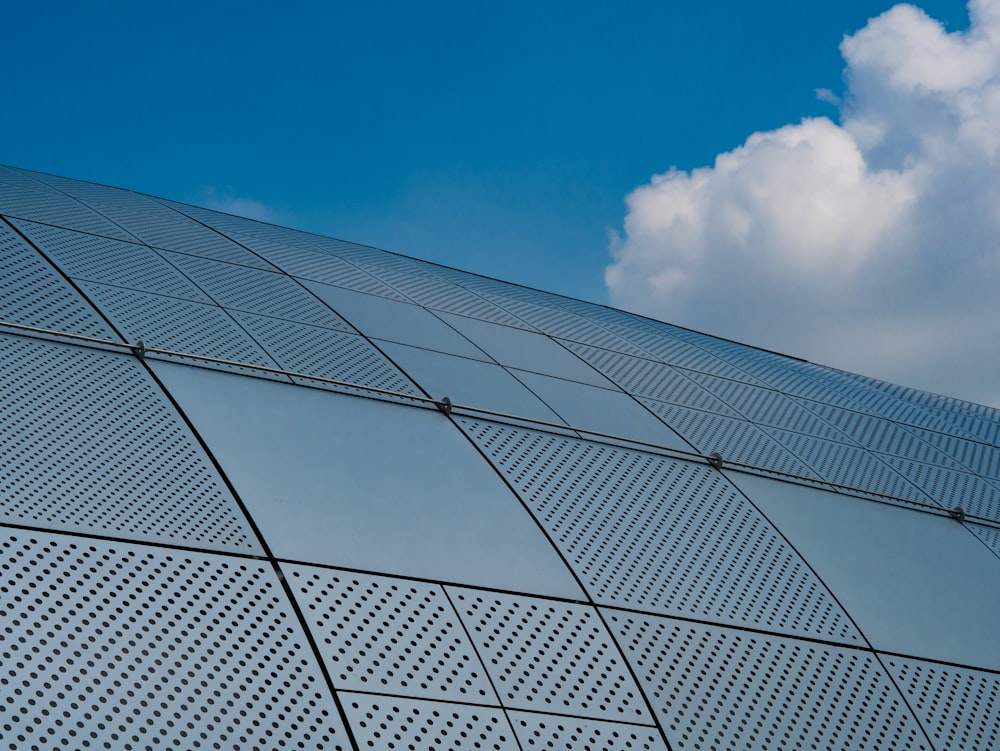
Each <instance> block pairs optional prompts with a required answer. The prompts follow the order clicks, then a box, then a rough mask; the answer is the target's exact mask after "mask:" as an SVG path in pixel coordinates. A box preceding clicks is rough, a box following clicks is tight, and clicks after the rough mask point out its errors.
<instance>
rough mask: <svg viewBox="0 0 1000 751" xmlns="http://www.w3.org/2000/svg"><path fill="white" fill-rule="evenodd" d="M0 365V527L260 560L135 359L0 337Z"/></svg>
mask: <svg viewBox="0 0 1000 751" xmlns="http://www.w3.org/2000/svg"><path fill="white" fill-rule="evenodd" d="M0 366H2V367H0V393H2V394H4V430H3V433H2V437H0V442H2V444H3V451H2V453H0V457H2V458H0V477H2V478H3V485H4V488H5V495H4V503H3V505H2V507H0V517H2V518H4V519H6V520H8V521H11V522H15V523H20V524H27V525H32V526H39V527H45V528H49V529H52V528H55V529H72V530H76V531H81V532H91V533H96V534H103V535H110V536H113V537H124V538H128V539H139V540H154V541H157V542H165V543H171V542H172V543H175V544H178V545H189V546H193V547H204V548H212V549H217V550H232V551H241V552H259V551H260V548H259V546H258V544H257V541H256V538H255V537H254V535H253V532H252V531H251V529H250V527H249V525H248V524H247V522H246V520H245V519H244V517H243V513H242V512H241V510H240V508H239V506H238V505H237V504H236V501H235V499H234V498H233V497H232V495H231V493H230V492H229V490H228V489H227V487H226V485H225V483H224V482H223V481H222V478H220V477H219V475H218V472H217V471H216V470H215V467H214V466H213V465H212V463H211V462H210V461H209V458H208V456H207V455H206V454H205V452H204V450H203V449H202V447H201V445H200V444H199V443H198V442H197V441H196V440H195V438H194V436H193V435H191V432H190V430H189V429H188V427H187V426H186V425H185V424H184V423H183V421H182V420H181V419H180V417H179V416H178V414H177V412H176V411H175V409H174V407H173V406H172V405H171V404H170V402H169V401H167V399H166V397H165V396H164V395H163V393H162V392H161V390H160V389H159V387H158V386H157V384H156V382H155V381H154V380H153V379H152V378H150V376H149V374H148V373H147V372H146V371H145V369H144V368H143V367H142V366H141V365H140V364H139V363H138V361H137V360H136V359H135V358H134V357H132V356H131V355H125V354H112V353H109V352H98V351H95V350H89V349H84V348H82V347H76V346H69V345H62V344H54V343H51V342H44V341H38V340H33V339H26V338H20V337H8V336H4V335H0ZM178 367H179V366H178Z"/></svg>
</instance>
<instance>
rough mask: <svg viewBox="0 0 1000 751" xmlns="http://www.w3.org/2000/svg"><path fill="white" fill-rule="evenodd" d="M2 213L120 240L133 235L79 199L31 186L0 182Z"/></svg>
mask: <svg viewBox="0 0 1000 751" xmlns="http://www.w3.org/2000/svg"><path fill="white" fill-rule="evenodd" d="M39 187H41V186H39ZM0 214H3V215H4V216H9V217H17V218H19V219H26V220H28V221H33V222H42V223H44V224H54V225H57V226H60V227H69V228H71V229H74V230H78V231H81V232H89V233H91V234H96V235H103V236H104V237H113V238H116V239H118V240H132V239H133V238H132V237H131V236H130V235H129V234H127V233H126V232H124V231H122V230H121V229H119V228H118V227H117V226H115V225H114V224H112V223H111V222H109V221H108V220H107V219H105V218H104V217H103V216H101V215H100V214H98V213H96V212H94V211H92V210H91V209H89V208H87V207H86V206H84V205H83V204H81V203H79V202H78V201H74V200H73V199H72V198H70V197H69V196H65V195H63V194H62V193H56V192H54V191H50V190H44V189H43V190H31V189H27V188H24V187H22V186H15V185H11V184H10V183H0Z"/></svg>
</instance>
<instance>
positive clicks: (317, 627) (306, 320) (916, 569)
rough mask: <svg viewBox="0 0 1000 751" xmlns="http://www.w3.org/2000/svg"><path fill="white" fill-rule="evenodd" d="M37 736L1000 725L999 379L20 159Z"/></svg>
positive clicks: (690, 745)
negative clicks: (950, 391) (161, 194)
mask: <svg viewBox="0 0 1000 751" xmlns="http://www.w3.org/2000/svg"><path fill="white" fill-rule="evenodd" d="M0 216H2V218H0V384H2V390H0V396H2V400H3V413H2V417H3V419H2V435H0V438H2V454H0V489H2V497H0V548H2V551H3V554H2V556H0V748H3V749H29V748H33V749H34V748H39V749H46V748H53V749H55V748H66V749H109V748H110V749H147V748H177V749H241V750H244V749H261V750H262V751H272V750H273V749H344V750H345V751H346V750H347V749H354V750H356V751H360V750H361V749H440V750H442V751H450V750H452V749H511V750H518V751H528V750H529V749H580V750H583V749H588V750H591V751H596V750H597V749H606V750H608V751H611V750H612V749H614V750H618V749H658V750H660V751H664V750H667V749H669V750H671V751H688V750H697V751H708V750H713V751H715V750H718V751H721V750H723V749H725V750H728V751H758V750H759V749H789V748H799V749H842V750H843V751H858V750H859V749H927V750H928V751H930V750H934V751H945V749H978V750H981V751H995V750H996V749H997V747H998V745H1000V731H998V728H1000V627H998V625H997V624H1000V594H998V593H1000V411H997V410H994V409H991V408H988V407H983V406H979V405H975V404H970V403H966V402H962V401H958V400H955V399H949V398H946V397H941V396H935V395H933V394H927V393H923V392H918V391H913V390H910V389H906V388H903V387H900V386H894V385H891V384H887V383H882V382H879V381H875V380H872V379H869V378H865V377H862V376H858V375H852V374H850V373H844V372H842V371H838V370H834V369H832V368H828V367H823V366H819V365H814V364H812V363H807V362H803V361H801V360H797V359H793V358H789V357H784V356H782V355H779V354H775V353H772V352H767V351H763V350H759V349H754V348H753V347H749V346H745V345H741V344H736V343H733V342H729V341H724V340H719V339H715V338H713V337H710V336H707V335H704V334H700V333H697V332H693V331H689V330H686V329H681V328H677V327H674V326H670V325H668V324H665V323H660V322H657V321H653V320H649V319H645V318H641V317H638V316H634V315H631V314H628V313H624V312H621V311H618V310H613V309H610V308H606V307H602V306H598V305H593V304H590V303H585V302H581V301H578V300H572V299H567V298H564V297H560V296H557V295H551V294H547V293H544V292H539V291H536V290H532V289H526V288H524V287H519V286H516V285H511V284H505V283H503V282H500V281H496V280H493V279H487V278H483V277H480V276H476V275H474V274H468V273H465V272H462V271H457V270H455V269H450V268H444V267H440V266H436V265H434V264H430V263H425V262H422V261H418V260H415V259H411V258H406V257H404V256H399V255H396V254H393V253H389V252H384V251H381V250H377V249H374V248H369V247H364V246H360V245H355V244H352V243H348V242H344V241H341V240H334V239H331V238H326V237H320V236H317V235H313V234H309V233H306V232H300V231H296V230H291V229H285V228H282V227H277V226H273V225H270V224H265V223H262V222H257V221H253V220H249V219H242V218H238V217H234V216H229V215H226V214H221V213H217V212H213V211H209V210H207V209H201V208H196V207H193V206H186V205H183V204H179V203H175V202H171V201H164V200H160V199H157V198H152V197H149V196H143V195H138V194H136V193H132V192H129V191H127V190H118V189H115V188H108V187H103V186H98V185H92V184H89V183H83V182H78V181H74V180H68V179H65V178H58V177H53V176H50V175H43V174H37V173H33V172H29V171H26V170H20V169H13V168H6V167H0Z"/></svg>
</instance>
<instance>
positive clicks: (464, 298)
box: [358, 262, 531, 328]
mask: <svg viewBox="0 0 1000 751" xmlns="http://www.w3.org/2000/svg"><path fill="white" fill-rule="evenodd" d="M358 265H359V266H360V267H361V268H363V269H364V270H366V271H367V272H368V273H370V274H372V275H373V276H377V277H378V278H379V279H382V280H383V281H385V282H387V283H389V284H391V285H392V286H393V287H394V288H395V289H397V290H399V291H400V292H402V293H403V294H405V295H406V296H407V297H408V298H409V299H410V300H413V301H414V302H415V303H417V304H419V305H423V306H424V307H425V308H433V309H435V310H443V311H447V312H450V313H458V314H459V315H464V316H471V317H472V318H478V319H480V320H483V321H493V322H494V323H502V324H505V325H507V326H517V327H519V328H531V327H530V326H528V325H527V324H525V323H524V322H523V321H521V320H519V319H518V318H516V317H515V316H513V315H511V314H510V313H508V312H507V311H505V310H502V309H501V308H499V307H497V306H496V305H494V304H493V303H491V302H489V301H488V300H486V299H484V298H482V297H480V296H479V295H477V294H475V293H474V292H471V291H470V290H467V289H465V288H464V287H460V286H458V285H456V284H452V283H451V282H450V281H448V280H447V279H443V278H441V277H439V276H437V275H434V274H431V273H428V272H426V271H422V270H412V269H406V270H397V269H391V268H388V269H387V268H381V267H379V266H375V265H373V264H371V263H361V262H359V264H358Z"/></svg>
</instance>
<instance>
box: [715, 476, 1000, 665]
mask: <svg viewBox="0 0 1000 751" xmlns="http://www.w3.org/2000/svg"><path fill="white" fill-rule="evenodd" d="M732 480H733V483H734V484H735V485H737V486H738V487H739V488H740V489H741V490H742V491H743V492H744V493H746V494H747V496H748V497H750V498H751V499H752V500H753V501H754V503H756V504H757V506H758V507H760V509H761V510H762V511H763V512H764V513H765V514H767V516H768V518H769V519H770V520H771V521H772V523H773V524H774V525H775V526H776V527H777V528H778V529H779V530H781V532H782V533H783V534H784V535H785V537H787V538H788V540H789V541H790V542H791V543H792V544H793V545H794V546H795V548H796V549H797V550H798V551H799V552H800V553H801V554H802V556H803V558H805V559H806V560H807V561H809V563H810V565H811V566H812V567H813V569H814V570H815V571H816V573H817V574H818V575H819V577H820V578H821V579H822V580H823V581H824V582H825V583H826V585H827V586H828V587H829V588H830V590H831V591H832V592H833V593H834V595H836V596H837V598H838V599H839V600H840V602H841V603H843V605H844V608H845V609H846V610H847V612H848V613H850V614H851V617H852V618H853V619H854V621H855V622H856V623H857V624H858V627H859V628H860V629H861V631H862V632H863V633H864V634H865V635H866V636H867V637H868V639H869V641H870V642H871V644H872V645H873V646H874V647H875V648H876V649H879V650H884V651H887V652H897V653H902V654H908V655H912V656H915V657H926V658H929V659H938V660H948V661H951V662H956V663H961V664H965V665H972V666H978V667H983V668H990V669H994V670H1000V639H997V623H1000V599H998V598H997V597H995V596H992V594H990V593H994V592H995V591H996V581H997V577H998V576H1000V558H997V556H995V555H994V554H993V553H991V552H990V551H989V550H987V549H986V547H985V546H983V545H982V544H981V543H980V541H979V540H977V539H975V538H974V537H973V536H972V535H971V534H970V533H969V531H968V530H967V529H965V527H964V526H963V525H962V524H959V523H958V522H956V521H954V520H953V519H950V518H949V517H947V516H937V515H932V514H927V513H923V512H920V511H914V510H911V509H908V508H900V507H896V506H890V505H887V504H884V503H873V502H871V501H866V500H862V499H858V498H852V497H849V496H844V495H838V494H835V493H831V492H828V491H824V490H820V489H818V488H808V487H803V486H800V485H792V484H789V483H785V482H779V481H777V480H772V479H768V478H763V477H753V476H750V475H735V474H734V475H733V476H732Z"/></svg>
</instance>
